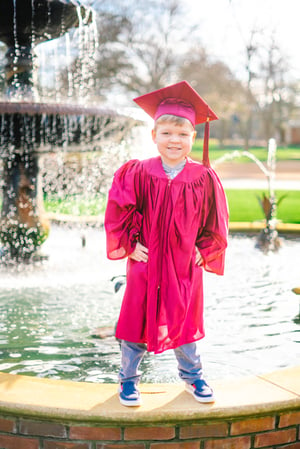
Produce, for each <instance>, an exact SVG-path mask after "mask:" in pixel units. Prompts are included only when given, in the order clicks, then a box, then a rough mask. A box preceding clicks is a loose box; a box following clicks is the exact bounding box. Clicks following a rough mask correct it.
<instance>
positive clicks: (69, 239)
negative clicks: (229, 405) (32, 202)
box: [0, 226, 300, 382]
mask: <svg viewBox="0 0 300 449" xmlns="http://www.w3.org/2000/svg"><path fill="white" fill-rule="evenodd" d="M83 232H84V233H85V237H86V247H84V248H83V247H82V245H81V237H82V233H83ZM43 251H44V252H45V253H47V254H49V260H47V261H43V262H40V263H36V264H34V265H19V266H10V267H4V266H2V267H0V280H1V284H0V371H5V372H10V373H15V374H26V375H34V376H38V377H50V378H56V379H71V380H77V381H80V380H86V381H92V382H117V379H118V369H119V362H120V352H119V345H118V342H117V341H116V340H115V339H114V337H108V338H106V339H103V340H100V339H95V338H93V337H92V334H93V331H94V329H95V328H97V327H102V326H113V325H114V323H115V320H116V319H117V316H118V310H119V307H120V303H121V293H122V292H121V291H120V292H119V293H118V294H115V293H114V284H113V283H112V282H111V278H112V277H113V276H115V275H122V274H124V273H125V263H124V262H123V261H121V262H111V261H108V260H107V259H106V256H105V240H104V235H103V232H102V231H99V230H96V229H89V230H87V231H82V230H78V229H64V228H62V227H56V226H53V227H52V231H51V235H50V237H49V239H48V241H47V242H46V243H45V245H44V247H43ZM299 254H300V239H285V240H284V241H283V246H282V248H281V249H280V251H279V252H278V253H275V254H273V253H270V254H268V255H264V254H262V253H261V252H260V251H259V250H257V249H256V248H255V240H254V238H246V237H241V236H234V237H230V240H229V248H228V252H227V265H226V272H225V276H222V277H219V276H216V275H212V274H205V323H206V326H205V327H206V337H205V338H204V339H203V340H202V341H201V342H199V345H200V348H201V353H202V359H203V365H204V371H205V373H206V375H207V377H208V378H209V379H216V378H225V377H226V378H228V377H238V376H242V375H248V374H259V373H262V372H266V371H272V370H273V369H278V368H283V367H286V366H291V365H295V364H299V352H300V351H299V349H300V345H299V343H300V334H299V330H300V324H299V319H298V320H297V318H296V317H297V316H298V313H299V296H296V295H295V294H293V293H292V291H291V289H292V288H293V287H296V286H299V284H300V267H299ZM141 369H142V371H143V373H144V374H143V377H142V381H144V382H176V381H178V376H177V362H176V360H175V358H174V355H173V351H167V352H165V353H163V354H160V355H155V356H154V355H153V354H147V356H146V357H145V359H144V361H143V363H142V366H141Z"/></svg>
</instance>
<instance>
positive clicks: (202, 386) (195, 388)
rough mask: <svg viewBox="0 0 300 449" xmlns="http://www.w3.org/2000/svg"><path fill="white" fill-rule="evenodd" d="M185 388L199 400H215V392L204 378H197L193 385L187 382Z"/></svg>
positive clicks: (205, 401) (206, 401)
mask: <svg viewBox="0 0 300 449" xmlns="http://www.w3.org/2000/svg"><path fill="white" fill-rule="evenodd" d="M185 389H186V391H188V392H189V393H191V394H192V395H193V396H194V398H195V399H196V401H198V402H203V403H209V402H215V398H214V392H213V390H212V388H210V386H209V385H208V384H207V383H206V382H205V380H204V379H199V380H196V381H195V382H194V383H193V384H192V385H191V384H187V383H186V384H185Z"/></svg>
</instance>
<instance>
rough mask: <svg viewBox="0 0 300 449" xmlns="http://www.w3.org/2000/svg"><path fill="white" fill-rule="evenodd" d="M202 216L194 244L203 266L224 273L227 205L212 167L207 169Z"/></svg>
mask: <svg viewBox="0 0 300 449" xmlns="http://www.w3.org/2000/svg"><path fill="white" fill-rule="evenodd" d="M203 210H204V216H203V217H202V223H201V227H200V229H199V232H198V237H197V241H196V245H197V247H198V249H199V251H200V253H201V256H202V258H203V265H202V266H203V268H204V269H205V270H206V271H210V272H213V273H216V274H219V275H222V274H224V265H225V249H226V247H227V237H228V206H227V199H226V196H225V193H224V190H223V187H222V184H221V182H220V180H219V178H218V176H217V174H216V173H215V171H214V170H213V169H211V168H210V169H208V171H207V178H206V183H205V193H204V208H203Z"/></svg>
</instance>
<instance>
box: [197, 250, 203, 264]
mask: <svg viewBox="0 0 300 449" xmlns="http://www.w3.org/2000/svg"><path fill="white" fill-rule="evenodd" d="M195 263H196V265H198V266H199V267H200V265H201V264H202V263H203V258H202V256H201V254H200V251H199V249H198V248H197V246H196V261H195Z"/></svg>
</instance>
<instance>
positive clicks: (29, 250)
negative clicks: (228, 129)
mask: <svg viewBox="0 0 300 449" xmlns="http://www.w3.org/2000/svg"><path fill="white" fill-rule="evenodd" d="M93 20H94V16H93V11H92V10H91V9H90V8H88V7H86V6H83V4H82V3H80V1H78V0H1V2H0V40H1V41H2V42H4V43H5V44H6V45H7V47H8V49H7V52H6V60H7V63H6V66H5V76H6V84H7V89H6V97H5V101H1V102H0V130H1V133H0V158H1V159H2V165H3V182H2V187H3V201H2V212H1V230H0V238H1V241H2V244H3V249H2V254H3V253H5V252H7V253H8V254H9V256H11V257H13V258H15V259H29V258H30V257H31V256H32V255H33V254H35V253H36V249H37V248H38V247H39V246H40V245H41V244H42V243H43V242H44V241H45V239H46V238H47V235H48V233H49V222H48V220H47V217H46V215H45V214H44V208H43V198H42V185H41V179H40V178H41V175H40V160H41V155H43V154H47V153H48V154H49V153H53V152H57V151H60V150H61V149H62V148H63V149H64V151H71V150H74V148H76V151H93V149H95V148H97V147H98V148H99V147H100V150H101V151H102V150H103V148H104V147H105V145H110V146H111V145H115V146H116V145H118V144H120V142H122V140H123V139H124V137H125V136H126V135H128V133H129V130H130V129H131V128H132V127H133V126H134V125H135V124H136V123H137V122H136V121H135V120H133V119H132V118H130V117H128V116H125V115H122V114H117V113H116V112H115V111H110V110H106V109H103V108H102V109H101V108H98V107H96V106H91V107H87V106H86V105H82V104H73V103H71V102H70V101H69V102H66V103H61V102H60V103H57V102H47V103H45V102H42V101H40V99H39V93H38V90H37V88H36V83H35V77H36V73H37V70H36V65H37V57H36V54H35V50H36V46H37V45H38V44H41V43H43V42H46V41H49V40H52V39H55V38H58V37H60V36H63V35H65V34H66V33H67V32H68V30H69V29H72V28H74V27H79V28H81V29H84V28H85V27H89V26H91V24H93ZM92 51H94V49H92ZM87 59H88V60H89V61H91V60H93V55H91V54H90V55H88V58H87ZM85 72H89V70H85ZM83 78H84V77H83ZM79 81H80V83H79V84H80V89H81V90H82V88H83V82H84V79H81V80H79Z"/></svg>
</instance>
